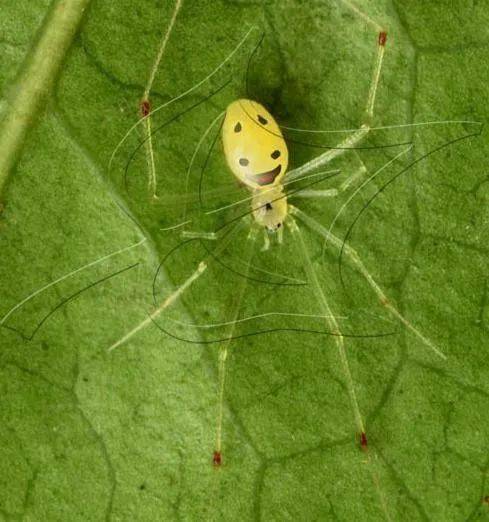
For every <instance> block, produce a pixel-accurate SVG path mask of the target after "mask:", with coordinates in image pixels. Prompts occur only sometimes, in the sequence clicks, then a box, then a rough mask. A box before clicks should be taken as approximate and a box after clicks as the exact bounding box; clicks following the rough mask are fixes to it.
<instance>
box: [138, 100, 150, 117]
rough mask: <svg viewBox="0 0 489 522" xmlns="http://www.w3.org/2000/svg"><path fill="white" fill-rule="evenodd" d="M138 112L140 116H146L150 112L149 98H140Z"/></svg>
mask: <svg viewBox="0 0 489 522" xmlns="http://www.w3.org/2000/svg"><path fill="white" fill-rule="evenodd" d="M139 112H140V114H141V117H142V118H146V116H148V114H149V113H150V112H151V104H150V103H149V100H141V102H140V103H139Z"/></svg>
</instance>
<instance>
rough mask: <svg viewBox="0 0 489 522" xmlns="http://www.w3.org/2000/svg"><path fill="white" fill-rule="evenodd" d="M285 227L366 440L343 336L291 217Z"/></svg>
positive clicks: (302, 239) (304, 244)
mask: <svg viewBox="0 0 489 522" xmlns="http://www.w3.org/2000/svg"><path fill="white" fill-rule="evenodd" d="M287 225H288V227H289V230H290V231H291V232H292V235H293V236H295V237H296V238H297V241H298V244H299V246H300V248H299V250H300V251H301V253H302V259H303V262H304V268H305V271H306V274H307V278H308V280H309V282H310V284H311V286H312V289H313V291H314V294H315V296H316V299H317V301H318V304H319V306H320V308H321V314H323V315H324V318H325V321H326V324H327V326H328V328H329V330H331V332H332V333H333V338H334V340H335V343H336V346H337V348H338V353H339V356H340V361H341V366H342V369H343V373H344V375H345V379H346V386H347V388H348V394H349V396H350V401H351V405H352V408H353V415H354V417H355V425H356V428H357V431H358V433H359V434H360V435H361V440H362V441H363V440H366V434H365V425H364V423H363V420H362V415H361V413H360V408H359V406H358V400H357V396H356V393H355V388H354V385H353V378H352V376H351V371H350V365H349V364H348V358H347V356H346V350H345V341H344V338H343V335H342V334H341V331H340V328H339V325H338V322H337V321H336V318H335V317H334V315H333V313H332V311H331V308H330V306H329V304H328V301H327V299H326V296H325V295H324V292H323V289H322V288H321V285H320V283H319V279H318V277H317V274H316V271H315V269H314V266H313V264H312V261H311V257H310V255H309V251H308V249H307V246H306V243H305V241H304V238H303V235H302V233H301V231H300V229H299V227H298V226H297V223H296V222H295V220H294V218H293V217H291V216H290V217H289V218H288V220H287Z"/></svg>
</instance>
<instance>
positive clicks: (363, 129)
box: [285, 9, 387, 179]
mask: <svg viewBox="0 0 489 522" xmlns="http://www.w3.org/2000/svg"><path fill="white" fill-rule="evenodd" d="M355 12H358V10H357V9H355ZM367 20H369V19H368V17H367ZM375 26H376V27H377V24H375ZM386 41H387V33H386V32H385V31H380V32H379V33H378V38H377V56H376V60H375V65H374V71H373V74H372V80H371V82H370V88H369V93H368V98H367V105H366V108H365V117H364V122H363V124H362V125H361V126H360V128H359V129H358V130H356V131H355V132H353V133H352V134H351V135H350V136H348V138H346V139H344V140H343V141H342V142H340V143H339V144H338V145H337V146H336V147H334V148H332V149H330V150H328V151H326V152H324V153H323V154H320V155H319V156H317V157H316V158H314V159H312V160H311V161H308V162H307V163H305V164H304V165H302V166H301V167H297V168H296V169H293V170H290V171H289V172H288V173H287V174H286V175H285V176H286V178H288V179H295V178H298V177H300V176H303V175H304V174H307V173H308V172H311V171H313V170H315V169H317V168H319V167H322V166H323V165H327V164H328V163H330V162H331V161H332V160H333V159H335V158H337V157H338V156H341V155H342V154H344V153H345V152H346V151H348V150H349V149H352V148H354V147H355V146H356V145H358V144H359V143H360V142H361V141H362V140H363V139H364V138H365V137H366V136H367V134H368V133H369V132H370V126H371V122H372V120H373V116H374V109H375V100H376V97H377V90H378V86H379V80H380V74H381V72H382V64H383V61H384V54H385V44H386Z"/></svg>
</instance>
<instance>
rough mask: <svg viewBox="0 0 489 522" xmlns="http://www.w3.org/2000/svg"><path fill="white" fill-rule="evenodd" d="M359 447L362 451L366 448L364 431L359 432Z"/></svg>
mask: <svg viewBox="0 0 489 522" xmlns="http://www.w3.org/2000/svg"><path fill="white" fill-rule="evenodd" d="M360 447H361V448H362V450H363V451H367V450H368V440H367V434H366V433H365V432H364V431H362V433H361V434H360Z"/></svg>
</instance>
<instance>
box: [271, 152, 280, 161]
mask: <svg viewBox="0 0 489 522" xmlns="http://www.w3.org/2000/svg"><path fill="white" fill-rule="evenodd" d="M270 156H271V157H272V158H273V159H277V158H280V151H279V150H274V151H273V152H272V153H271V154H270Z"/></svg>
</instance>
